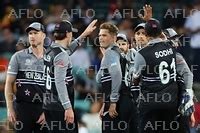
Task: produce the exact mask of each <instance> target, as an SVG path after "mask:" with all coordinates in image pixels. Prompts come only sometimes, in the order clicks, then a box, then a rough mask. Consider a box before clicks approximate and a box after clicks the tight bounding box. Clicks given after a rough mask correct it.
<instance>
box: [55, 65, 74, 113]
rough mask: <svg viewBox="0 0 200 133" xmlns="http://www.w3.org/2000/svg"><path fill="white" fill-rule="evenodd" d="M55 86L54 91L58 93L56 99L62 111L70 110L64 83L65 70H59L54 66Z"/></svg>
mask: <svg viewBox="0 0 200 133" xmlns="http://www.w3.org/2000/svg"><path fill="white" fill-rule="evenodd" d="M54 73H55V85H56V90H57V92H58V97H59V99H60V102H61V104H62V106H63V108H64V109H68V108H71V102H70V99H69V95H68V91H67V86H66V82H65V76H66V68H65V67H63V68H60V67H57V66H55V72H54Z"/></svg>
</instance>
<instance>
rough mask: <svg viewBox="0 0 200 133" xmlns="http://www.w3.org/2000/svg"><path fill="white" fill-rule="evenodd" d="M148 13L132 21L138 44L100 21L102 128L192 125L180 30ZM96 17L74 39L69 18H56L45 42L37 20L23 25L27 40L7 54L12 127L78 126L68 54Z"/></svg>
mask: <svg viewBox="0 0 200 133" xmlns="http://www.w3.org/2000/svg"><path fill="white" fill-rule="evenodd" d="M149 9H150V7H149V6H145V11H146V12H148V10H149ZM146 15H147V14H146ZM151 17H152V16H151V15H150V17H149V16H144V17H143V18H145V19H144V20H145V21H146V22H144V23H140V24H139V25H137V26H136V27H135V29H134V39H135V46H132V45H131V44H130V43H129V41H128V39H127V37H126V35H125V34H123V33H119V30H118V28H117V27H116V26H115V25H114V24H112V23H109V22H105V23H103V24H101V25H100V28H99V35H98V37H99V44H100V50H101V52H102V54H103V58H102V61H101V66H100V69H99V71H98V73H97V75H96V80H97V82H98V83H100V84H101V87H102V93H103V94H104V96H105V97H104V99H103V105H102V108H101V110H100V112H99V115H100V118H101V120H102V133H111V132H112V133H165V132H166V133H187V132H189V128H190V127H192V126H194V121H195V120H194V116H193V112H194V107H193V90H192V85H193V74H192V72H191V71H190V69H189V67H188V65H187V63H186V61H185V59H184V58H183V56H182V55H181V54H180V53H178V52H177V51H176V48H177V47H178V46H179V45H180V41H179V38H180V35H178V34H177V33H176V31H175V30H173V29H172V28H168V29H162V28H161V25H160V23H159V21H158V20H156V19H154V18H151ZM96 22H97V20H93V21H92V22H91V23H90V24H89V25H88V27H87V28H86V29H85V31H84V32H83V33H82V34H81V35H80V36H79V37H78V38H77V39H75V40H74V41H72V32H76V31H75V30H74V28H73V26H72V24H71V23H70V22H69V21H66V20H63V21H62V22H59V23H57V24H56V25H55V28H54V32H53V37H54V39H55V40H54V41H53V42H52V43H51V45H50V46H48V47H47V48H46V49H45V48H44V39H45V37H46V34H45V29H44V26H43V25H42V24H41V23H38V22H34V23H32V24H30V25H29V26H28V27H27V28H26V32H27V34H28V40H29V44H30V47H29V48H27V49H24V50H21V51H19V52H16V53H15V54H14V55H13V56H12V58H11V60H10V63H9V67H8V73H7V79H6V86H5V96H6V103H7V108H8V119H9V121H10V122H13V123H17V124H16V130H15V131H16V133H32V132H34V133H78V123H77V118H76V115H75V113H74V111H75V110H74V78H73V75H72V67H73V65H72V62H71V60H70V55H72V54H73V52H74V51H76V49H77V48H78V47H79V46H80V45H81V42H82V41H83V40H84V38H85V37H87V36H88V35H90V34H91V33H92V32H93V31H94V30H95V29H96V26H95V24H96ZM15 87H16V88H15ZM13 95H15V98H14V97H13Z"/></svg>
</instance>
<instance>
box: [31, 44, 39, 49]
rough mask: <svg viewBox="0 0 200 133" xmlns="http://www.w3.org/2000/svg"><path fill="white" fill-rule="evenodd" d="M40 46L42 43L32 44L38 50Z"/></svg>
mask: <svg viewBox="0 0 200 133" xmlns="http://www.w3.org/2000/svg"><path fill="white" fill-rule="evenodd" d="M39 45H41V43H37V44H31V46H32V47H33V48H37V47H38V46H39Z"/></svg>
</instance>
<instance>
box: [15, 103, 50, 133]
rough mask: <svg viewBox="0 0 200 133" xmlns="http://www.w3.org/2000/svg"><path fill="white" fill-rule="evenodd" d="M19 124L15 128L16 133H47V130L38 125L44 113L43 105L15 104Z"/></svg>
mask: <svg viewBox="0 0 200 133" xmlns="http://www.w3.org/2000/svg"><path fill="white" fill-rule="evenodd" d="M15 112H16V120H17V123H18V124H17V123H16V124H15V126H14V130H15V131H16V133H32V132H33V133H47V130H46V128H42V126H41V125H40V124H38V123H36V122H37V121H38V119H39V117H40V115H41V114H42V113H43V109H42V103H41V104H34V103H28V102H20V103H16V102H15Z"/></svg>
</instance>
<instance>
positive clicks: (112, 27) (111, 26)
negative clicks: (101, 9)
mask: <svg viewBox="0 0 200 133" xmlns="http://www.w3.org/2000/svg"><path fill="white" fill-rule="evenodd" d="M100 29H106V30H108V31H109V33H110V34H113V35H117V34H118V32H119V29H118V28H117V26H116V25H114V24H112V23H109V22H106V23H103V24H101V25H100Z"/></svg>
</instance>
